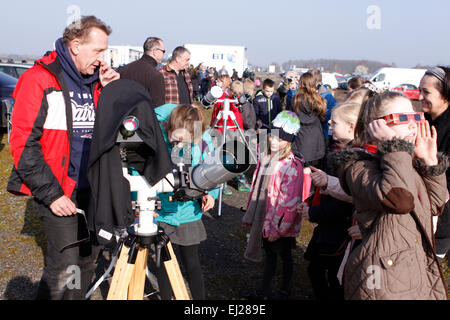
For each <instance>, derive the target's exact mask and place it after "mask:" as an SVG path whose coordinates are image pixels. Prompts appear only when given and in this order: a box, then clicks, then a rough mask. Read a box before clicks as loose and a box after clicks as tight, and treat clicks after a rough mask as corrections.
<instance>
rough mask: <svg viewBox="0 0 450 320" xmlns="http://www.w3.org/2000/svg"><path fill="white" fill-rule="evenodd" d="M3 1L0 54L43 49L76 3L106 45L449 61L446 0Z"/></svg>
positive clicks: (253, 57) (268, 56)
mask: <svg viewBox="0 0 450 320" xmlns="http://www.w3.org/2000/svg"><path fill="white" fill-rule="evenodd" d="M4 2H7V3H4ZM4 2H3V3H2V18H1V19H0V30H1V32H0V53H1V54H9V53H17V54H30V55H36V56H40V55H42V54H43V53H44V52H45V51H47V50H48V49H51V48H52V46H53V42H54V40H55V39H57V38H59V37H60V36H61V34H62V32H63V30H64V28H65V26H66V23H67V21H68V20H69V19H70V18H71V16H73V15H74V14H75V11H74V10H70V9H71V8H78V9H79V11H80V13H81V14H82V15H89V14H94V15H96V16H97V17H99V18H101V19H102V20H103V21H105V22H106V23H107V24H109V25H110V26H111V27H112V29H113V33H112V34H111V36H110V39H109V43H110V44H111V45H136V46H141V45H142V43H143V41H144V40H145V38H146V37H147V36H150V35H152V36H158V37H160V38H162V39H163V40H164V43H165V46H166V50H167V51H169V52H170V51H171V50H172V49H174V48H175V47H176V46H178V45H182V44H185V43H203V44H224V45H244V46H246V47H247V58H248V60H249V63H252V64H258V65H267V64H269V63H272V62H277V63H280V64H281V63H283V62H286V61H287V60H291V59H319V58H325V59H332V58H336V59H368V60H377V61H382V62H386V63H392V62H395V63H396V64H397V66H399V67H412V66H415V65H416V64H417V63H420V64H429V65H435V64H450V41H449V35H450V1H448V0H428V1H423V0H422V1H421V0H409V1H406V0H395V1H392V0H391V1H389V0H339V1H336V0H315V1H312V0H309V1H304V0H260V1H254V0H246V1H245V0H239V1H238V0H228V1H214V0H209V1H204V0H199V1H182V0H169V1H162V0H159V1H137V0H127V1H123V0H122V1H118V0H110V1H98V0H96V1H94V0H90V1H87V0H80V1H78V0H59V1H56V0H39V1H32V0H29V1H25V0H14V1H10V0H4ZM71 6H72V7H71ZM73 6H75V7H73ZM370 6H375V11H373V10H369V11H367V10H368V8H374V7H370ZM78 9H76V10H78ZM368 23H369V25H370V26H371V28H369V27H368Z"/></svg>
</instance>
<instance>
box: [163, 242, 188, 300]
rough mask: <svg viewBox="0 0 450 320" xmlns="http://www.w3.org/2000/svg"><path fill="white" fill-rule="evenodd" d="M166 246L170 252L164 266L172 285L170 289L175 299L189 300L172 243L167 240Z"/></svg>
mask: <svg viewBox="0 0 450 320" xmlns="http://www.w3.org/2000/svg"><path fill="white" fill-rule="evenodd" d="M167 248H168V249H169V253H170V258H171V259H170V260H168V261H164V267H165V268H166V272H167V275H168V277H169V281H170V284H171V286H172V291H173V294H174V296H175V299H176V300H191V297H190V296H189V293H188V291H187V288H186V284H185V283H184V279H183V275H182V274H181V271H180V266H179V265H178V261H177V258H176V256H175V252H174V251H173V248H172V243H171V242H170V241H169V242H167Z"/></svg>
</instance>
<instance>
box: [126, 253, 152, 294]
mask: <svg viewBox="0 0 450 320" xmlns="http://www.w3.org/2000/svg"><path fill="white" fill-rule="evenodd" d="M147 259H148V249H147V248H139V251H138V253H137V258H136V262H135V264H134V272H133V277H132V278H131V282H130V287H129V290H128V300H142V299H143V298H144V287H145V272H146V269H147Z"/></svg>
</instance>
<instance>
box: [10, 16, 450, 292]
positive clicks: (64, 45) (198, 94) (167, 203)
mask: <svg viewBox="0 0 450 320" xmlns="http://www.w3.org/2000/svg"><path fill="white" fill-rule="evenodd" d="M111 31H112V30H111V28H110V27H109V26H107V25H106V24H105V23H104V22H102V21H101V20H99V19H98V18H96V17H94V16H85V17H82V18H81V19H80V20H79V21H76V22H74V23H73V24H72V25H69V26H68V27H67V28H66V29H65V30H64V33H63V36H62V38H60V39H58V40H57V41H56V46H55V47H56V49H55V50H54V51H50V52H48V53H47V54H46V55H45V56H44V57H42V58H41V59H40V60H38V61H36V63H35V65H34V67H32V68H31V69H30V70H28V71H27V72H25V73H24V74H23V75H22V76H21V77H20V79H19V81H18V84H17V87H16V90H15V91H14V99H15V104H14V111H13V114H12V131H11V139H10V141H11V142H10V144H11V153H12V156H13V160H14V168H13V171H12V173H11V176H10V179H9V183H8V187H7V189H8V191H10V192H12V193H14V194H26V195H31V196H33V197H34V200H35V201H34V202H35V206H36V212H37V214H38V216H39V218H40V220H41V221H42V223H43V226H44V228H45V233H46V236H47V241H48V246H47V253H46V257H45V259H46V261H45V262H46V263H45V267H44V271H43V275H42V279H41V281H40V283H39V288H38V296H37V298H38V299H84V297H85V294H86V292H87V289H88V287H89V286H90V285H91V281H92V278H93V274H94V271H95V268H96V259H97V257H98V255H99V253H100V251H101V249H102V245H100V242H99V241H98V237H99V233H98V230H94V229H93V228H92V226H90V228H89V229H88V231H86V230H85V228H86V221H85V220H84V216H82V214H81V213H80V212H85V213H86V216H87V217H88V220H89V215H92V214H94V213H93V212H92V206H91V205H90V201H92V200H91V198H90V196H91V187H90V180H89V179H88V177H89V176H88V170H89V161H90V160H89V157H90V141H91V139H92V136H93V134H95V132H94V131H95V128H96V127H95V126H94V123H95V114H96V111H97V105H98V101H99V96H100V97H101V92H102V90H103V88H104V87H105V86H107V85H108V84H109V83H111V82H114V81H117V80H118V79H128V80H133V81H135V82H137V83H139V84H140V85H141V86H142V87H143V88H145V91H146V92H147V93H148V96H149V97H150V99H151V100H150V101H151V103H152V106H151V113H154V116H155V118H156V119H157V121H158V123H159V128H156V130H159V129H161V136H162V137H163V141H164V142H165V148H167V151H168V152H169V153H170V154H173V152H174V151H173V150H175V149H176V150H178V153H179V155H184V154H187V152H186V151H185V148H189V150H190V151H189V154H190V156H191V159H190V163H191V165H193V166H195V165H197V164H199V163H201V162H202V161H204V160H205V158H206V157H207V154H208V152H210V151H212V150H214V146H213V144H212V138H211V135H210V134H209V131H208V130H207V126H208V123H209V126H214V129H217V130H218V131H219V132H221V133H222V134H223V133H224V132H223V127H224V123H223V122H224V121H223V119H219V121H216V116H217V115H218V114H219V112H220V111H221V110H223V103H221V102H218V103H215V104H214V107H213V112H212V116H211V119H207V118H206V116H205V111H204V108H203V106H202V104H200V103H198V101H199V100H201V98H202V97H204V96H205V95H206V94H207V93H208V92H209V91H210V90H211V88H212V87H214V86H218V87H220V88H221V90H222V92H223V95H222V97H221V99H226V98H229V99H237V98H239V97H242V96H244V95H245V96H246V99H245V101H246V102H245V103H244V104H242V105H239V104H238V103H232V104H231V105H230V111H232V112H233V114H234V115H235V117H236V122H234V121H231V120H229V122H228V123H227V124H226V125H227V130H228V131H229V132H228V133H229V134H230V136H234V137H236V138H239V135H237V134H236V131H238V130H242V131H248V130H251V131H252V132H255V133H256V136H257V140H256V141H253V142H255V144H256V146H257V147H256V152H257V160H258V161H257V164H256V168H255V171H254V174H253V179H252V181H251V183H250V182H249V181H247V180H246V176H245V175H243V174H241V175H238V176H237V177H236V179H237V182H238V192H249V193H248V204H247V209H246V212H245V214H244V215H243V218H242V226H243V227H244V228H246V230H247V231H248V234H249V237H248V242H247V246H246V248H245V250H244V251H245V253H244V257H245V258H246V259H248V260H250V261H254V262H261V261H264V272H263V274H262V275H261V283H260V284H259V286H257V287H256V288H255V290H252V289H251V288H246V289H245V290H242V291H241V292H240V295H241V298H244V299H289V297H290V293H291V290H292V287H293V286H295V285H296V284H295V283H293V281H292V279H293V273H294V272H296V271H295V269H296V268H295V265H294V262H293V257H292V250H294V249H295V247H296V238H297V237H298V236H299V233H300V229H301V226H302V221H303V220H308V221H310V222H311V223H312V224H313V225H314V232H313V235H312V238H311V239H310V242H309V245H308V247H307V250H306V252H305V259H306V260H307V261H309V266H308V269H307V272H308V276H309V279H310V281H311V285H312V288H313V290H314V294H315V298H316V299H318V300H344V299H358V300H365V299H447V284H446V280H445V278H444V276H443V274H442V270H441V267H440V264H439V263H440V261H441V259H443V258H444V256H445V255H446V254H447V253H448V250H449V247H450V231H449V228H450V221H449V211H450V209H449V202H448V199H449V191H448V190H449V189H448V186H449V181H448V179H449V170H448V159H447V156H448V155H449V152H450V130H449V128H448V126H449V123H450V122H449V118H450V115H449V112H450V111H449V108H448V107H449V104H450V68H448V67H444V66H437V67H434V68H431V69H430V70H428V71H427V72H426V73H425V75H424V77H423V78H422V81H421V83H420V97H419V101H420V102H421V107H422V110H420V111H417V110H414V108H413V105H412V103H411V101H410V100H409V99H408V98H407V97H405V96H403V95H402V94H400V93H394V92H391V91H389V90H380V89H377V88H375V87H374V86H373V85H371V84H370V83H365V82H364V81H363V80H362V79H358V78H355V79H351V80H350V81H349V83H348V88H349V92H348V94H347V96H346V98H345V100H344V101H341V102H338V101H337V99H336V98H335V97H334V95H333V92H331V91H330V90H329V89H328V88H327V87H325V86H323V84H322V79H321V72H320V70H317V69H314V70H310V71H309V72H305V73H303V74H302V75H298V74H296V73H293V72H288V73H286V75H285V78H284V79H283V80H282V82H281V83H280V84H279V85H277V84H276V83H275V82H274V81H273V80H271V79H265V80H263V81H262V82H261V83H257V81H259V79H258V78H255V75H254V74H253V73H252V72H250V71H249V70H248V69H246V70H245V71H244V73H243V74H242V76H239V75H238V73H237V72H236V71H235V70H233V72H230V73H231V76H230V74H229V73H228V71H227V70H225V69H224V68H222V69H221V70H219V71H217V70H215V68H210V67H208V66H205V65H203V64H200V65H199V66H197V67H194V66H192V65H190V52H189V50H187V49H186V48H184V47H182V46H178V47H176V48H175V49H174V50H173V51H172V55H171V57H170V59H169V61H168V62H167V63H166V64H164V65H162V64H161V63H162V60H163V56H164V54H165V53H166V49H165V46H164V41H163V40H162V39H161V38H158V37H149V38H147V39H146V40H145V42H144V45H143V47H144V54H143V56H142V58H141V59H139V60H137V61H135V62H132V63H130V64H128V65H126V66H124V67H122V68H120V70H119V71H118V72H117V71H115V70H113V69H111V67H110V66H108V65H107V64H106V63H105V62H104V61H103V58H104V56H103V53H104V51H105V50H106V49H107V47H108V36H109V34H110V33H111ZM81 114H83V115H89V116H86V117H82V116H78V115H81ZM196 122H197V123H198V122H199V123H201V124H202V126H201V128H202V130H201V135H198V134H196V132H195V130H194V123H196ZM308 172H310V173H308ZM309 178H310V179H311V181H312V186H311V189H310V190H309V189H308V188H307V186H308V179H309ZM305 187H306V190H307V192H306V194H305ZM222 191H223V193H224V194H225V195H227V194H228V195H230V194H231V193H232V191H231V190H229V188H227V186H226V185H225V186H224V188H223V190H222ZM219 192H220V190H219V189H214V190H210V191H209V192H208V193H207V194H206V195H205V196H204V197H202V198H201V199H200V201H195V200H191V201H171V200H170V196H171V194H170V193H167V194H161V195H160V197H161V199H162V200H161V201H162V206H161V208H160V209H159V210H158V211H157V217H156V218H155V220H156V221H157V223H158V224H159V225H160V226H161V227H163V228H164V230H165V231H166V233H167V234H168V235H169V238H170V241H171V242H172V243H173V244H174V245H175V246H177V247H179V252H180V257H181V259H180V261H181V263H182V265H183V266H184V267H185V269H186V274H187V282H188V284H189V288H190V292H191V294H192V297H193V298H194V299H199V300H202V299H205V297H206V294H205V285H204V279H203V274H202V270H201V263H200V258H199V253H198V248H199V245H200V244H201V242H203V241H205V240H206V239H207V232H206V230H205V227H204V225H203V222H202V215H203V213H204V212H206V211H208V210H210V209H212V208H214V206H215V201H216V199H217V197H218V195H219ZM81 240H85V241H81ZM73 244H77V245H73ZM278 256H280V258H281V261H282V265H283V266H282V281H281V285H280V287H279V288H277V290H273V289H272V282H273V279H274V276H275V274H276V266H277V259H278ZM71 265H77V266H80V270H81V275H82V276H81V287H80V288H69V286H67V283H68V280H69V277H70V276H71V274H70V273H67V268H68V266H71ZM156 274H157V278H158V284H159V289H160V296H161V299H171V298H172V292H171V290H170V283H169V282H168V278H167V274H165V271H164V270H163V268H160V269H158V270H156Z"/></svg>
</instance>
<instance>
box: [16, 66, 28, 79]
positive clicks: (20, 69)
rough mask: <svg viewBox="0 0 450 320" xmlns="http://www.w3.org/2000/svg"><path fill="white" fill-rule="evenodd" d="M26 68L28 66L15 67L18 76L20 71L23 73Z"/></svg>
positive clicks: (20, 73)
mask: <svg viewBox="0 0 450 320" xmlns="http://www.w3.org/2000/svg"><path fill="white" fill-rule="evenodd" d="M27 70H28V68H22V67H17V68H16V71H17V74H18V75H19V77H20V76H21V75H22V73H24V72H25V71H27Z"/></svg>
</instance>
